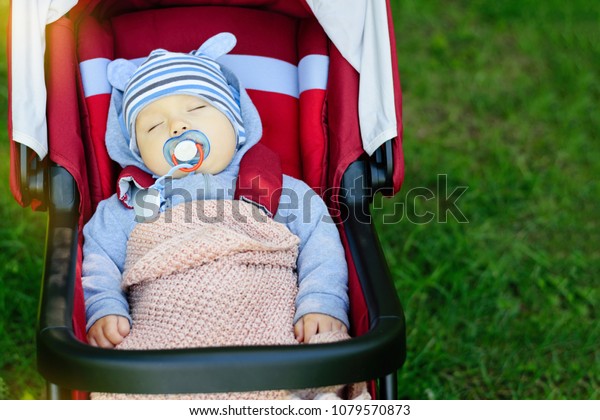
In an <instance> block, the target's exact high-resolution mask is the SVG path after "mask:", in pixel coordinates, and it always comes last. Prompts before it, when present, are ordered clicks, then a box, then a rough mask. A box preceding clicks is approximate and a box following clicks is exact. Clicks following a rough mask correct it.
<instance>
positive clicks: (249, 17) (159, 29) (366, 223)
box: [22, 0, 405, 398]
mask: <svg viewBox="0 0 600 420" xmlns="http://www.w3.org/2000/svg"><path fill="white" fill-rule="evenodd" d="M83 3H87V7H84V6H81V8H79V9H74V11H73V13H72V14H71V15H70V16H69V17H68V18H62V19H60V20H58V21H57V22H56V23H54V24H52V25H50V26H49V28H48V53H47V54H48V58H47V62H48V66H47V67H48V70H47V86H48V87H47V89H48V103H47V107H48V108H47V109H48V111H47V114H48V129H49V138H50V140H52V139H53V138H54V139H60V141H62V142H64V143H67V144H69V145H70V146H69V147H67V149H69V151H70V153H71V156H69V157H68V158H66V157H65V154H66V153H64V151H65V145H64V143H63V144H62V145H59V144H58V143H59V142H58V140H55V145H54V146H52V144H51V146H50V152H51V153H50V158H51V160H52V161H54V162H56V163H58V164H60V165H61V166H57V165H54V164H51V165H49V169H47V170H48V171H49V190H50V195H49V199H48V207H49V211H50V230H49V233H48V252H49V256H48V258H47V265H46V274H45V279H46V280H45V281H44V285H43V293H42V305H41V312H40V323H39V332H38V366H39V370H40V371H41V373H42V374H43V375H44V376H45V377H46V378H47V379H48V381H49V382H50V383H52V384H55V385H52V386H53V387H54V388H53V390H54V391H53V392H55V394H56V395H60V396H63V397H65V396H67V394H68V392H62V391H69V390H73V389H81V390H86V391H106V392H127V393H166V394H169V393H170V394H172V393H189V392H223V391H225V392H229V391H248V390H260V389H278V388H288V389H290V388H306V387H313V386H323V385H332V384H339V383H351V382H359V381H362V380H366V379H367V380H368V379H377V378H382V380H381V381H380V396H381V397H387V398H393V397H394V396H395V392H396V390H395V388H396V383H395V371H396V370H397V369H398V368H399V367H400V366H401V365H402V363H403V361H404V358H405V344H404V318H403V314H402V308H401V306H400V303H399V302H398V299H397V297H396V293H395V288H394V286H393V284H392V282H391V278H390V274H389V272H388V270H387V266H386V264H385V261H384V259H383V254H382V252H381V249H380V247H379V244H378V240H377V237H376V234H375V232H374V230H373V226H372V224H371V221H370V218H369V217H368V215H369V203H370V201H371V199H372V197H373V194H374V193H375V192H376V191H378V190H379V189H382V188H383V189H385V192H386V193H388V194H389V193H393V192H394V191H397V189H398V188H399V187H400V181H401V178H402V172H403V171H402V154H401V142H400V139H394V140H393V141H388V142H387V143H386V144H385V145H384V146H383V147H382V148H381V149H380V150H378V151H377V152H376V153H375V154H374V155H373V156H372V157H368V156H366V154H365V153H364V151H363V149H362V144H361V137H360V127H359V120H358V112H357V103H358V94H359V90H358V85H359V83H358V81H359V75H358V73H357V72H356V71H355V70H354V68H353V67H352V66H351V65H350V64H349V63H348V62H347V61H346V60H345V59H344V57H343V56H342V54H341V53H340V52H339V51H338V49H337V48H336V46H335V45H334V44H333V43H332V42H331V40H330V39H329V38H328V36H327V35H326V33H325V31H324V30H323V28H322V26H321V25H320V24H319V22H318V21H317V19H316V18H315V17H314V15H313V14H312V13H311V12H310V9H309V8H308V7H307V6H306V5H305V4H304V2H303V1H300V0H299V1H298V2H291V1H287V2H282V1H275V2H270V5H269V4H267V3H269V2H263V1H256V2H254V3H256V4H255V5H254V6H252V3H253V2H252V1H251V0H244V1H239V2H238V3H240V5H239V6H237V7H236V6H230V5H227V6H223V5H222V4H225V3H228V2H219V1H205V2H203V1H196V2H194V1H181V2H172V3H173V5H174V6H177V7H165V6H160V7H158V8H153V7H152V5H151V4H149V3H152V2H144V1H142V2H128V1H122V2H115V1H107V2H104V3H102V2H98V1H89V2H83ZM136 3H139V5H138V6H136ZM162 3H168V2H161V4H162ZM103 4H104V5H103ZM90 5H91V6H90ZM140 5H141V6H140ZM173 5H169V6H173ZM388 6H389V5H388ZM388 8H389V7H388ZM220 32H231V33H233V34H234V35H235V36H236V37H237V40H238V42H237V45H236V47H235V48H234V50H233V51H232V52H231V53H230V54H229V55H227V56H225V57H223V58H222V59H221V60H220V61H221V62H222V63H223V64H225V65H226V66H227V67H229V68H230V69H231V70H233V71H234V72H235V73H236V74H237V75H238V76H239V78H240V80H241V82H242V84H243V85H244V87H245V88H246V89H247V91H248V94H249V96H250V97H251V99H252V101H253V102H254V104H255V106H256V108H257V110H258V112H259V114H260V117H261V121H262V125H263V136H262V139H261V144H263V145H266V146H268V147H269V148H270V149H271V150H273V151H274V152H276V153H277V155H279V157H280V159H281V163H282V169H283V172H284V173H285V174H287V175H290V176H293V177H296V178H299V179H302V180H304V181H305V182H306V183H307V184H308V185H309V186H311V187H312V188H313V189H314V190H315V191H317V192H318V193H319V194H320V195H321V196H322V197H323V198H324V200H325V201H326V203H327V204H328V206H329V207H330V210H331V213H332V215H333V217H334V219H335V220H336V221H337V222H339V228H340V234H341V237H342V242H343V244H344V247H345V249H346V257H347V261H348V271H349V295H350V304H351V312H350V321H351V334H352V335H353V336H354V337H356V338H354V339H352V340H349V341H348V342H343V343H335V344H324V345H315V346H276V347H269V346H259V347H248V348H243V347H242V348H219V349H177V350H165V351H160V350H153V351H111V350H105V349H100V348H93V347H90V346H88V345H86V344H84V342H85V314H84V307H83V297H82V296H83V293H82V290H81V272H80V267H81V249H82V243H81V234H80V233H81V228H82V226H83V224H84V223H85V222H86V221H87V220H88V219H89V217H91V215H92V213H93V210H94V209H95V207H96V206H97V204H98V203H99V202H100V201H101V200H103V199H105V198H107V197H109V196H110V195H112V194H114V192H115V187H116V179H117V175H118V172H119V168H118V167H117V165H116V164H115V163H114V162H112V161H111V159H110V157H109V156H108V153H107V151H106V147H105V132H106V121H107V116H108V110H109V105H110V93H111V87H110V85H109V84H108V81H107V77H106V68H107V65H108V63H109V62H110V61H111V60H114V59H116V58H126V59H130V60H134V61H136V60H137V61H140V62H141V61H142V60H143V59H144V58H145V57H146V56H147V55H148V54H149V53H150V52H151V51H152V50H153V49H156V48H164V49H167V50H170V51H180V52H189V51H191V50H194V49H196V48H197V47H198V46H199V45H201V44H202V42H203V41H204V40H206V39H208V38H209V37H211V36H213V35H215V34H217V33H220ZM392 62H393V63H395V60H393V61H392ZM394 66H395V64H394ZM394 68H395V67H394ZM398 88H399V86H398ZM397 106H398V112H399V104H397ZM53 148H54V149H53ZM58 149H61V151H60V152H59V151H58ZM53 150H54V153H53V152H52V151H53ZM22 153H23V154H26V152H22ZM26 172H27V171H25V172H24V173H26ZM26 176H27V175H23V177H26ZM22 182H26V179H25V180H23V179H22ZM65 197H67V198H69V197H72V198H69V199H65ZM371 393H372V394H373V395H374V396H375V395H377V389H376V387H375V383H372V384H371Z"/></svg>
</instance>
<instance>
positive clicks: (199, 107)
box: [188, 105, 206, 112]
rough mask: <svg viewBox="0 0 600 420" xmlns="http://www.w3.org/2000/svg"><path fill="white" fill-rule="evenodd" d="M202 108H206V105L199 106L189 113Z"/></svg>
mask: <svg viewBox="0 0 600 420" xmlns="http://www.w3.org/2000/svg"><path fill="white" fill-rule="evenodd" d="M202 108H206V105H199V106H197V107H195V108H192V109H190V110H189V111H188V112H192V111H196V110H198V109H202Z"/></svg>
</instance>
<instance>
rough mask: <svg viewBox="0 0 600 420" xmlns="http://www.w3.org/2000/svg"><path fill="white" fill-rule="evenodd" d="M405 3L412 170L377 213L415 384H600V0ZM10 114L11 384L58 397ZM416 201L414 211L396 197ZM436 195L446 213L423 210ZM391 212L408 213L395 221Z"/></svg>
mask: <svg viewBox="0 0 600 420" xmlns="http://www.w3.org/2000/svg"><path fill="white" fill-rule="evenodd" d="M4 3H6V0H4V1H3V2H2V4H3V6H1V7H2V11H5V10H6V6H5V5H4ZM392 9H393V12H394V19H395V25H396V32H397V37H396V38H397V44H398V52H399V56H398V60H399V66H400V72H401V78H402V84H403V90H404V128H405V129H404V146H405V155H406V181H405V184H404V187H403V190H402V191H401V193H400V194H399V195H398V196H397V197H396V198H395V199H393V200H385V201H384V203H383V208H382V209H379V210H376V212H375V214H376V219H377V220H378V222H377V223H378V228H379V231H380V238H381V242H382V244H383V246H384V248H385V251H386V256H387V258H388V261H389V264H390V270H391V272H392V274H393V276H394V278H395V281H396V285H397V290H398V293H399V295H400V297H401V300H402V302H403V305H404V307H405V311H406V319H407V339H408V357H407V362H406V364H405V366H404V368H403V369H402V370H401V372H400V374H399V392H400V396H401V398H410V399H422V398H439V399H443V398H521V399H546V398H598V397H600V395H599V392H598V389H600V387H599V385H600V374H599V371H598V367H597V366H599V365H600V363H599V362H600V354H599V353H598V350H597V348H598V344H599V343H600V331H599V327H598V312H597V311H598V310H597V306H598V305H597V302H598V300H599V296H598V287H597V282H595V277H596V275H597V274H598V273H600V251H599V249H600V243H599V241H598V239H597V232H598V231H599V229H598V220H599V219H600V214H599V213H600V203H599V201H600V199H599V197H600V182H599V179H598V178H599V176H598V174H600V143H599V142H598V139H599V138H600V113H598V109H597V108H598V103H600V75H599V72H600V30H599V29H598V22H600V4H598V5H597V4H596V3H593V2H589V1H583V0H573V1H571V2H568V3H565V2H561V1H557V0H547V1H545V2H538V1H535V2H534V1H532V0H520V1H518V0H504V1H501V2H492V1H485V0H474V1H465V0H463V1H459V0H455V1H452V2H447V1H446V2H444V1H434V0H418V1H417V0H392ZM3 15H5V14H3ZM0 68H1V70H0V71H1V72H2V76H3V77H2V80H3V82H2V83H0V88H1V89H0V99H1V101H0V111H1V112H2V115H5V112H6V86H5V82H4V80H5V77H4V74H5V61H2V63H1V66H0ZM0 124H1V125H0V133H2V134H1V135H2V138H3V140H2V141H0V152H1V153H2V156H3V157H5V158H4V159H2V163H0V178H2V179H4V180H5V181H4V182H2V183H0V188H1V189H0V279H1V281H0V349H2V350H1V353H0V378H1V379H2V380H1V381H0V397H10V398H23V397H25V398H26V397H34V398H40V397H41V396H42V381H41V379H40V377H39V376H38V375H37V374H36V373H35V369H34V346H33V340H34V333H33V330H34V325H35V314H36V311H37V298H38V293H39V292H38V290H39V278H40V275H41V270H42V261H43V256H42V255H43V236H44V229H45V216H44V215H43V214H35V213H32V212H31V211H29V210H22V209H20V208H19V207H18V206H17V205H16V204H15V203H14V202H13V200H12V199H11V197H10V195H9V192H8V188H7V182H6V180H7V179H8V159H7V155H8V147H7V142H6V141H5V140H6V134H5V133H6V130H5V122H4V119H3V118H2V121H1V122H0ZM438 174H446V175H447V180H448V193H450V192H452V190H453V189H454V188H455V187H461V186H466V187H468V189H467V191H466V192H465V193H464V194H463V195H462V196H461V197H460V199H459V200H458V201H457V205H458V207H459V208H460V210H461V211H462V213H463V214H464V216H465V217H466V218H467V219H468V223H458V222H457V221H456V220H455V219H454V218H453V217H452V215H449V217H448V219H447V222H446V223H440V222H439V221H438V220H439V219H440V218H441V215H442V213H440V210H442V211H443V210H444V209H445V206H444V203H443V202H441V204H440V205H439V207H440V208H438V203H440V200H429V201H425V200H423V199H419V198H417V199H416V200H415V194H414V193H415V192H416V191H418V190H414V188H423V187H424V188H429V189H430V190H432V191H433V192H434V193H435V194H436V195H438V196H439V195H440V194H442V195H443V192H442V191H438V186H437V181H438ZM411 191H412V193H411ZM442 198H443V196H442ZM400 204H402V205H404V206H405V207H406V208H407V209H408V210H409V211H408V213H409V214H408V215H405V216H404V217H401V216H402V215H401V214H396V215H393V209H394V206H395V205H400ZM427 211H429V212H431V213H433V214H434V215H435V216H436V220H434V221H432V222H430V223H426V224H415V223H413V222H411V220H413V221H414V220H415V218H414V217H410V218H409V216H410V214H412V215H413V216H414V215H415V214H416V215H419V214H424V213H425V212H427ZM384 216H385V217H387V219H386V220H387V221H390V220H392V221H395V223H394V224H391V225H386V226H382V222H381V220H382V219H383V218H384Z"/></svg>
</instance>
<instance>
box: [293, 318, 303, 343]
mask: <svg viewBox="0 0 600 420" xmlns="http://www.w3.org/2000/svg"><path fill="white" fill-rule="evenodd" d="M294 335H295V336H296V341H298V342H299V343H302V342H303V341H304V320H303V319H302V318H300V319H299V320H298V322H296V324H295V325H294Z"/></svg>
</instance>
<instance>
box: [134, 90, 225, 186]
mask: <svg viewBox="0 0 600 420" xmlns="http://www.w3.org/2000/svg"><path fill="white" fill-rule="evenodd" d="M188 130H199V131H202V132H203V133H204V134H206V136H207V137H208V139H209V140H210V154H209V155H208V157H207V158H206V159H205V160H204V162H203V163H202V165H201V166H200V167H199V168H198V169H197V170H196V172H202V173H207V174H216V173H219V172H221V171H222V170H223V169H225V168H226V167H227V165H229V163H230V162H231V160H232V159H233V155H234V154H235V149H236V137H235V130H234V128H233V126H232V125H231V122H230V121H229V119H228V118H227V117H226V116H225V114H223V113H222V112H221V111H219V110H218V109H217V108H215V107H214V106H212V105H210V104H209V103H208V102H206V101H204V100H203V99H200V98H199V97H196V96H192V95H172V96H166V97H164V98H160V99H157V100H156V101H154V102H152V103H151V104H149V105H148V106H146V107H145V108H144V109H142V111H140V113H139V114H138V117H137V119H136V121H135V135H136V138H137V143H138V148H139V149H140V154H141V156H142V160H143V161H144V163H145V164H146V166H147V167H148V169H150V170H151V171H152V172H153V173H155V174H156V175H159V176H162V175H165V174H166V173H167V172H169V170H170V169H171V165H169V163H168V162H167V161H166V160H165V157H164V155H163V146H164V144H165V142H166V141H167V140H168V139H170V138H171V137H175V136H179V135H180V134H181V133H183V132H184V131H188ZM184 175H185V174H184V173H183V172H181V171H176V172H175V174H174V175H173V176H174V177H175V178H180V177H182V176H184Z"/></svg>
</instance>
